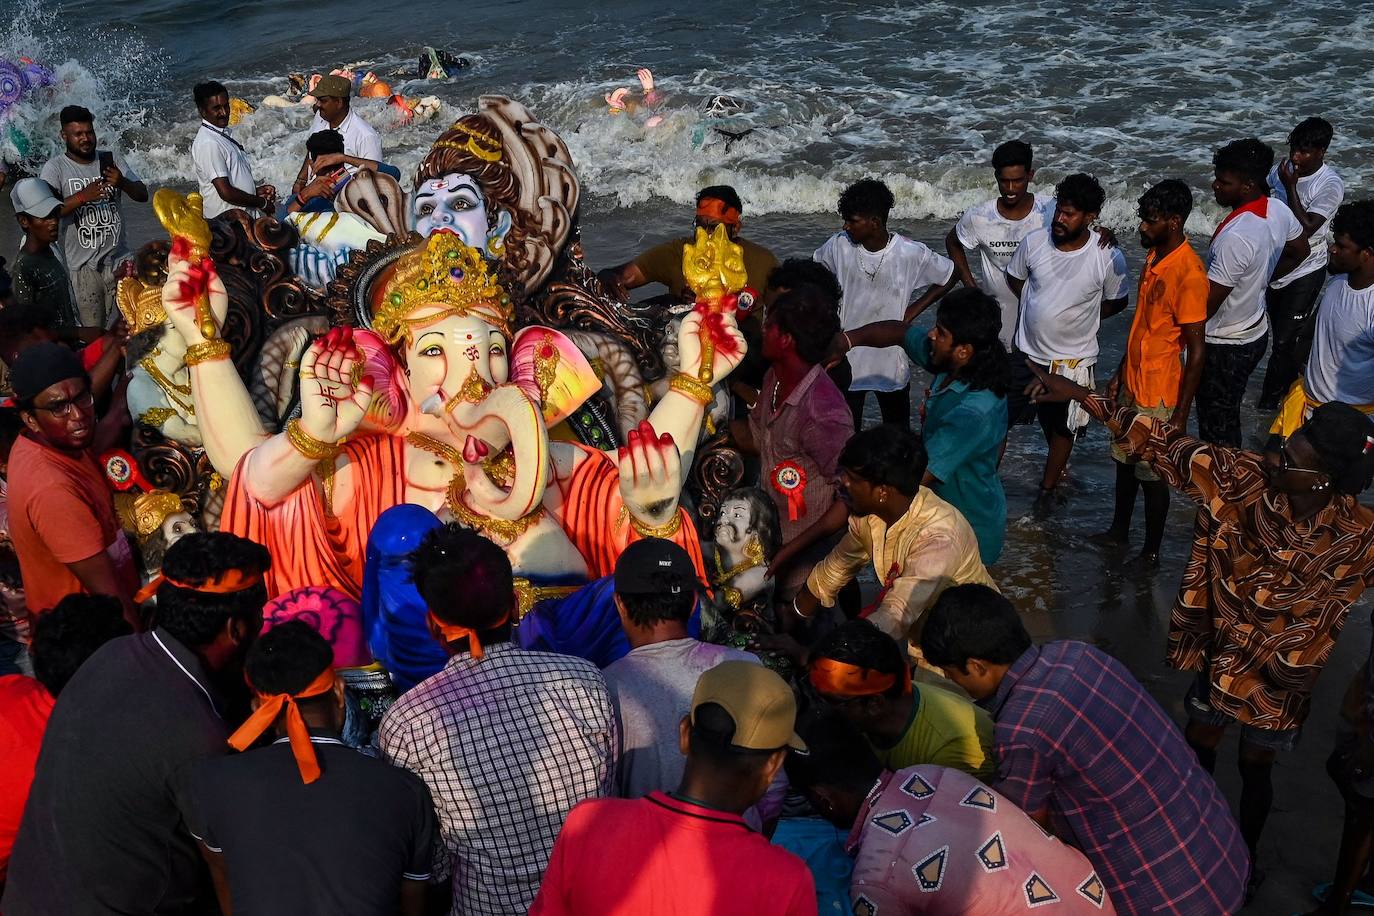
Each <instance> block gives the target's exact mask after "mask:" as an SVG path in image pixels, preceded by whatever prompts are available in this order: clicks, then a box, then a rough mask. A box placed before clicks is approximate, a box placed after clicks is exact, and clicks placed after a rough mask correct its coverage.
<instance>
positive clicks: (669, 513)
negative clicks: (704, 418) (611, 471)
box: [616, 420, 682, 526]
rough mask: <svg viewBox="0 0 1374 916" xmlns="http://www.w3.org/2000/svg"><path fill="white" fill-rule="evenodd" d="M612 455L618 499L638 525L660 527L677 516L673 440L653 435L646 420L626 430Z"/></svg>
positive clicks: (678, 474)
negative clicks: (617, 474) (617, 478)
mask: <svg viewBox="0 0 1374 916" xmlns="http://www.w3.org/2000/svg"><path fill="white" fill-rule="evenodd" d="M627 440H628V444H627V445H626V446H625V447H624V448H622V449H620V451H619V452H618V453H617V455H616V459H617V464H618V465H619V468H620V496H621V499H623V500H624V501H625V506H626V508H628V509H629V510H630V514H631V515H633V516H634V517H635V519H636V520H637V521H638V522H639V523H640V524H642V525H649V526H657V525H664V524H666V523H668V522H669V521H671V520H672V518H673V516H674V515H675V514H676V513H677V500H678V495H679V494H680V493H681V492H682V458H681V455H680V454H679V453H678V448H677V444H676V443H675V442H673V437H672V436H670V435H668V434H667V433H664V434H663V435H661V436H660V435H657V434H655V432H654V428H653V427H652V426H650V425H649V422H648V421H647V420H646V421H644V422H642V423H640V424H639V426H637V427H636V428H634V429H632V430H630V432H629V435H628V437H627Z"/></svg>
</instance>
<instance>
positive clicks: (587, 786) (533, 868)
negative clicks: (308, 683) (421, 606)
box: [380, 524, 620, 916]
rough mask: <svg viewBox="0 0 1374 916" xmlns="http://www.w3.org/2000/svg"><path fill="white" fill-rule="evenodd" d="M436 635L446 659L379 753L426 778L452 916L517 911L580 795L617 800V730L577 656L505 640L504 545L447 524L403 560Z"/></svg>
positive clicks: (391, 717)
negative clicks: (532, 649) (449, 882)
mask: <svg viewBox="0 0 1374 916" xmlns="http://www.w3.org/2000/svg"><path fill="white" fill-rule="evenodd" d="M411 566H412V569H413V575H414V579H415V585H416V587H417V588H418V590H419V592H420V595H421V597H423V598H424V600H425V603H426V604H427V605H428V606H429V609H430V614H429V622H430V630H431V632H433V633H434V634H435V636H436V638H437V639H439V641H440V642H441V643H443V644H444V645H445V646H446V648H447V650H448V652H449V653H450V655H451V656H452V657H451V658H450V659H449V661H448V664H446V665H445V666H444V668H443V669H442V670H441V671H440V672H439V673H438V674H435V675H434V676H432V677H430V678H429V679H428V680H425V681H422V682H421V683H419V684H418V685H416V686H415V687H414V688H412V689H411V690H409V691H408V692H406V693H405V695H403V696H402V697H401V698H400V699H399V700H397V701H396V704H395V705H394V706H392V707H391V709H390V710H389V711H388V712H387V714H386V718H384V719H383V720H382V726H381V731H380V741H381V745H382V752H383V753H384V754H385V755H386V758H387V760H389V761H391V762H392V763H394V764H396V765H398V766H402V767H405V768H406V769H408V770H410V771H412V772H414V773H416V774H417V775H419V776H420V778H422V779H423V780H424V781H425V783H426V784H427V785H428V786H429V790H430V793H431V794H432V795H433V797H434V806H435V810H436V811H437V813H438V815H439V827H440V834H441V836H442V839H443V845H442V847H440V848H437V849H436V850H435V862H434V868H433V870H432V879H431V880H436V881H437V880H444V881H447V880H449V878H450V876H451V879H452V887H453V906H452V912H453V914H454V916H457V914H463V916H506V914H524V913H525V912H527V911H528V910H529V907H530V904H531V903H533V902H534V896H535V894H536V893H537V892H538V891H539V882H540V879H541V878H542V877H543V874H544V869H545V868H546V867H547V866H548V864H549V855H550V853H551V852H552V851H553V841H554V840H555V839H556V838H557V836H558V831H559V830H560V829H562V827H563V820H564V819H565V818H566V817H567V815H568V812H569V811H570V810H572V808H573V806H574V805H576V804H577V803H578V802H580V801H582V800H584V799H588V798H601V797H603V796H608V795H611V794H612V786H613V782H614V778H615V773H616V764H617V758H618V757H619V753H620V750H619V748H620V736H619V733H618V728H617V725H616V719H615V711H614V709H613V707H612V705H611V699H610V695H609V693H608V692H607V690H606V682H605V681H604V680H602V678H601V673H600V672H599V671H598V670H597V669H596V666H595V665H593V664H591V663H590V662H588V661H584V660H583V659H580V658H572V657H569V656H564V655H553V654H550V653H547V652H528V651H525V650H523V649H520V648H519V647H517V646H516V645H514V644H513V643H511V642H510V636H511V625H512V613H513V611H514V609H515V591H514V587H513V584H512V577H511V566H510V561H509V560H508V559H507V558H506V554H505V552H504V551H502V550H501V548H499V547H497V546H496V545H495V544H493V543H492V542H491V541H489V540H487V539H486V538H484V537H482V536H481V535H479V534H476V533H475V532H472V531H468V530H466V529H464V528H460V527H458V526H457V525H454V524H450V525H447V526H445V527H442V528H436V529H434V530H433V531H431V532H430V533H429V535H427V536H426V538H425V540H424V541H423V542H422V543H421V544H420V547H419V548H418V549H417V550H416V551H415V553H414V554H413V555H412V557H411Z"/></svg>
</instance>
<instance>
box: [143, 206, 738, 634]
mask: <svg viewBox="0 0 1374 916" xmlns="http://www.w3.org/2000/svg"><path fill="white" fill-rule="evenodd" d="M168 193H169V194H170V192H168ZM159 216H160V218H163V221H164V224H167V225H169V228H170V229H171V230H172V232H173V234H174V235H175V236H176V237H177V241H176V243H175V244H174V246H173V252H172V255H171V256H170V257H169V273H168V281H167V284H166V285H165V287H164V290H163V298H164V306H165V309H166V312H167V315H168V317H169V319H170V320H171V321H172V323H173V324H174V325H175V327H176V328H177V330H178V331H179V332H180V333H181V334H183V335H184V336H185V338H186V340H187V343H188V347H187V356H186V363H187V366H188V367H189V370H190V376H191V388H192V397H193V399H194V402H195V409H196V416H197V417H198V418H199V423H200V428H201V433H202V438H203V441H204V446H205V450H206V453H207V455H208V456H209V458H210V461H211V462H212V464H213V465H214V467H215V468H216V470H217V471H219V473H220V474H222V475H223V476H224V477H225V478H226V479H228V481H229V483H228V487H227V493H226V498H225V506H224V511H223V515H222V517H221V522H220V526H221V528H222V529H223V530H226V531H231V532H233V533H235V534H239V535H241V536H244V537H247V538H250V539H252V540H255V541H257V542H259V543H261V544H264V545H265V546H267V547H268V548H269V549H270V550H271V552H272V556H273V568H272V570H271V573H270V574H269V576H268V588H269V592H270V594H272V595H276V594H280V593H282V592H285V591H289V590H291V589H293V588H297V587H301V586H305V585H328V586H333V587H335V588H338V589H340V590H341V591H343V592H345V593H347V594H349V595H352V596H354V597H358V596H359V595H360V591H361V586H362V581H363V568H362V565H363V558H364V556H365V553H366V546H367V537H368V533H369V532H370V530H371V529H372V526H373V524H374V523H375V522H376V520H377V518H378V516H379V515H381V514H382V513H383V512H385V511H386V510H387V509H389V508H392V507H394V506H397V505H400V504H404V503H411V504H416V505H419V506H423V507H425V508H427V509H429V510H430V511H432V512H435V513H436V514H438V515H440V516H441V517H450V518H452V519H455V520H457V521H458V522H460V523H461V524H463V525H465V526H467V527H470V528H473V529H475V530H478V531H480V532H481V533H482V534H484V535H485V536H487V537H488V538H490V539H492V540H493V541H494V542H496V543H497V544H499V545H500V546H502V547H503V548H504V549H505V550H506V552H507V553H508V555H509V556H510V559H511V564H512V566H513V568H514V570H515V573H516V575H517V577H519V578H520V580H521V587H520V588H518V591H520V604H521V608H520V610H521V611H529V610H530V609H532V608H534V606H535V605H536V604H539V603H540V602H542V601H545V600H547V599H556V598H563V597H567V596H568V595H569V594H570V593H571V592H573V591H574V589H575V588H576V586H578V585H580V584H583V583H595V582H596V580H601V579H603V578H604V577H608V576H609V575H610V573H611V571H612V569H613V567H614V562H615V558H616V557H617V556H618V555H619V554H620V552H621V551H622V550H623V549H624V548H625V546H626V545H627V544H629V543H630V542H631V541H633V540H636V539H638V538H641V537H646V536H655V537H664V538H670V539H672V540H674V541H676V542H677V543H679V544H681V545H682V546H683V547H685V548H686V549H687V550H688V552H689V553H690V554H691V555H692V557H693V560H694V562H695V563H696V564H697V566H698V570H699V572H701V571H702V562H701V550H700V546H699V544H698V542H697V537H696V534H695V531H694V528H693V526H692V522H691V520H690V518H689V516H688V514H687V512H686V510H685V509H683V508H682V507H681V506H679V504H678V498H679V494H680V491H681V489H682V483H683V469H684V468H686V467H688V466H690V462H691V460H692V449H693V448H694V447H695V443H696V442H697V441H698V434H699V431H700V427H701V424H702V418H703V407H704V405H705V404H707V403H709V402H710V400H711V397H712V394H711V385H712V383H713V382H718V381H719V380H720V379H722V378H724V377H725V376H726V375H727V374H728V373H729V372H730V371H731V370H732V369H733V368H734V367H735V366H736V365H737V364H738V363H739V361H740V359H741V358H742V356H743V354H744V346H745V345H744V340H743V337H742V336H741V335H740V332H739V330H738V328H737V327H736V326H735V321H734V316H733V314H732V313H731V312H730V311H729V310H728V309H712V308H711V307H709V306H708V305H706V304H704V305H703V307H702V308H701V309H700V310H699V311H697V312H694V313H692V314H691V315H689V316H688V317H687V319H686V320H684V321H683V323H682V327H681V329H680V332H679V337H678V346H679V349H680V353H681V371H680V372H679V373H678V375H676V376H675V377H674V380H673V382H672V384H671V385H670V387H669V390H668V392H667V393H666V394H665V395H664V397H663V398H662V400H661V401H660V402H659V403H658V404H657V405H656V406H655V408H654V410H653V412H652V413H651V414H650V416H649V418H648V420H646V421H645V422H643V423H642V424H640V426H639V427H638V428H636V429H634V430H632V431H631V432H630V434H629V435H628V437H627V438H628V444H627V446H626V447H625V448H621V449H617V450H615V451H614V452H602V451H599V450H596V449H592V448H589V447H587V446H584V445H581V444H578V443H575V442H572V441H566V440H563V439H559V438H556V437H554V436H551V435H550V430H551V429H553V428H555V427H557V426H558V424H559V423H560V422H561V421H562V420H563V419H564V418H565V417H567V416H568V415H569V414H570V413H571V412H572V411H574V410H575V409H576V408H577V407H578V406H579V405H580V404H581V403H582V402H583V401H584V400H585V399H586V398H587V397H589V396H590V395H591V394H592V393H594V392H595V391H597V390H598V389H599V388H600V384H601V383H600V381H599V380H598V379H597V377H596V374H595V373H594V372H593V371H592V368H591V366H590V365H589V363H588V361H587V359H586V358H585V357H584V356H583V355H582V353H581V352H580V351H579V350H578V349H577V347H576V346H574V345H573V343H572V342H571V341H570V340H569V339H567V338H566V337H565V336H564V335H563V334H561V333H559V332H558V331H555V330H552V329H550V328H545V327H539V326H532V327H526V328H523V329H520V330H519V331H518V332H517V331H516V330H515V328H514V315H513V312H514V309H513V306H512V301H511V297H510V295H509V294H508V292H507V291H506V290H504V289H503V288H502V286H501V284H500V282H499V281H498V280H497V278H496V277H495V276H493V275H492V273H491V272H490V268H489V267H488V263H487V261H486V259H485V258H483V257H482V254H481V252H480V251H478V250H477V249H475V248H471V247H469V246H467V245H465V244H464V243H463V241H462V238H461V237H460V236H459V235H458V234H457V233H456V232H452V231H436V232H435V233H434V234H432V235H431V236H430V237H429V238H428V239H424V238H421V237H419V236H418V235H414V234H412V235H411V236H410V237H408V238H406V239H397V240H394V243H388V244H387V245H373V246H369V249H368V251H367V252H364V253H355V254H354V255H353V259H354V260H353V262H352V263H350V268H351V269H352V268H357V269H356V270H351V275H352V277H354V278H355V279H353V280H352V281H350V284H349V287H348V289H346V290H344V291H343V293H344V294H345V295H346V296H347V297H349V301H350V302H351V303H352V313H351V316H350V318H351V320H352V325H351V326H339V327H335V328H334V329H332V330H330V331H329V332H327V333H326V334H325V335H324V336H323V337H321V338H319V339H318V340H316V341H315V342H314V343H312V344H311V346H310V347H309V349H308V350H306V352H305V353H304V354H303V356H302V358H301V362H300V368H299V381H300V392H301V397H300V413H299V416H297V417H295V418H293V419H291V420H290V421H289V422H288V423H287V425H286V428H285V430H283V431H282V432H280V433H276V434H270V433H269V432H268V431H267V430H266V429H265V428H264V427H263V425H262V423H261V421H260V419H259V417H258V413H257V411H256V410H255V408H254V405H253V402H252V400H251V398H250V396H249V394H248V392H247V390H246V389H245V387H244V385H243V383H242V381H241V380H240V378H239V375H238V373H237V372H236V371H235V369H234V367H233V364H232V362H231V361H230V360H229V358H228V357H229V345H228V343H227V342H225V341H224V340H222V339H221V338H220V335H219V330H220V326H221V324H222V322H223V321H224V317H225V314H226V312H227V305H228V303H227V297H226V295H225V290H224V286H223V283H222V282H221V281H220V280H219V278H218V276H217V275H216V272H215V270H214V265H213V263H212V262H211V261H209V260H208V259H204V258H203V252H204V251H206V250H208V231H206V230H205V224H204V222H203V221H202V220H199V214H198V207H197V206H195V202H191V203H190V204H189V205H188V204H183V203H180V202H174V201H172V200H171V199H170V198H166V199H164V200H163V201H162V202H161V206H160V207H159ZM735 247H736V246H733V245H732V244H731V243H729V241H728V239H726V238H725V237H724V236H723V235H721V236H719V237H718V238H708V237H706V236H705V234H704V233H702V235H701V237H700V238H699V239H698V245H697V246H696V247H695V248H693V249H691V251H690V252H689V255H688V256H690V257H694V258H695V259H696V261H697V262H698V268H697V269H698V273H700V274H702V275H703V276H704V275H706V274H712V273H713V272H714V274H716V275H718V276H715V277H713V279H712V281H711V282H712V284H713V285H714V287H716V288H719V289H726V288H727V284H729V283H732V282H734V280H735V274H736V273H737V272H738V271H736V270H735V268H736V266H737V265H736V262H737V261H739V258H738V252H736V251H731V250H729V249H732V248H735ZM717 298H719V297H717ZM605 584H606V583H605V582H602V583H601V585H602V587H603V588H604V587H605ZM561 622H562V621H560V620H558V619H554V620H550V621H546V626H548V627H552V628H557V626H559V625H560V624H561ZM530 623H531V624H533V623H535V621H530Z"/></svg>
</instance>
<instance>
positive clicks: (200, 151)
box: [191, 80, 277, 219]
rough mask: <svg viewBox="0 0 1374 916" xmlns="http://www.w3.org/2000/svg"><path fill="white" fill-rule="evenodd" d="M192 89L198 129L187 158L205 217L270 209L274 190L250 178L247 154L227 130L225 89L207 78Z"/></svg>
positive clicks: (227, 91) (272, 203) (227, 107)
mask: <svg viewBox="0 0 1374 916" xmlns="http://www.w3.org/2000/svg"><path fill="white" fill-rule="evenodd" d="M193 91H194V93H195V99H196V109H197V110H199V112H200V130H199V131H198V132H197V133H196V138H195V139H194V140H192V141H191V159H192V160H194V162H195V165H196V180H197V182H199V184H200V197H201V201H202V206H203V207H204V210H205V218H206V219H211V218H212V217H216V216H219V215H220V214H221V213H224V212H226V211H228V210H234V209H239V210H248V211H250V212H252V211H258V210H270V209H271V208H272V206H273V205H275V204H276V202H277V189H276V188H274V187H272V185H270V184H263V185H260V184H258V183H257V182H256V181H254V179H253V168H252V166H251V165H250V164H249V162H248V153H247V152H245V151H244V149H243V144H242V143H240V142H239V141H237V140H235V139H234V137H233V136H232V134H231V133H230V131H229V90H228V89H226V88H224V84H223V83H218V82H215V81H214V80H210V81H208V82H204V83H197V84H196V87H195V89H194V90H193Z"/></svg>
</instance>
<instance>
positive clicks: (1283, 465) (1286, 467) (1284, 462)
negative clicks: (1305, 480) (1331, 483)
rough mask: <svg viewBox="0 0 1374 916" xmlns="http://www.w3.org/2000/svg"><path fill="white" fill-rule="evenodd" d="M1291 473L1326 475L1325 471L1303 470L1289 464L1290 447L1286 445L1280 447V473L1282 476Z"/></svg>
mask: <svg viewBox="0 0 1374 916" xmlns="http://www.w3.org/2000/svg"><path fill="white" fill-rule="evenodd" d="M1289 471H1292V472H1293V473H1294V474H1325V473H1326V472H1325V471H1319V470H1317V469H1315V468H1301V467H1296V466H1294V465H1292V464H1289V463H1288V446H1286V445H1280V446H1279V473H1280V474H1286V473H1288V472H1289Z"/></svg>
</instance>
